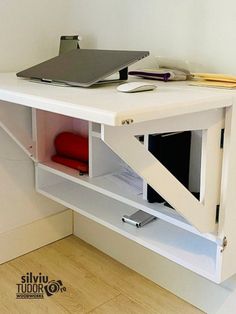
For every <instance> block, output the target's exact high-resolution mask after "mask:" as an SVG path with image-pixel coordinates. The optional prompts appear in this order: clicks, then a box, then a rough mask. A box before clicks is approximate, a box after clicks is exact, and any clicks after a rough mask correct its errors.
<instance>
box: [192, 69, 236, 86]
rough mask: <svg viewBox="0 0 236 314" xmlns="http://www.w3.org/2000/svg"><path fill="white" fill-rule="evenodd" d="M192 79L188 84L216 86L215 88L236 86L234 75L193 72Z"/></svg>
mask: <svg viewBox="0 0 236 314" xmlns="http://www.w3.org/2000/svg"><path fill="white" fill-rule="evenodd" d="M193 78H194V80H193V81H192V82H190V85H194V86H204V87H216V88H228V89H235V88H236V76H232V75H225V74H215V73H193Z"/></svg>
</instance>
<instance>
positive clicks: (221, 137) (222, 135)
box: [220, 129, 225, 148]
mask: <svg viewBox="0 0 236 314" xmlns="http://www.w3.org/2000/svg"><path fill="white" fill-rule="evenodd" d="M224 138H225V129H221V135H220V148H224Z"/></svg>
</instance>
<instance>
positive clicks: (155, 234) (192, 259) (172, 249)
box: [33, 110, 222, 282]
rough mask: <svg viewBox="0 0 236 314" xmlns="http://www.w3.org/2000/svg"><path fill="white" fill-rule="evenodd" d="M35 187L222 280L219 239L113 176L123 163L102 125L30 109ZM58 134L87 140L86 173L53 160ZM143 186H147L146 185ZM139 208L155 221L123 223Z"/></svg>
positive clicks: (193, 268)
mask: <svg viewBox="0 0 236 314" xmlns="http://www.w3.org/2000/svg"><path fill="white" fill-rule="evenodd" d="M33 121H34V130H35V139H36V143H37V144H36V160H37V163H36V189H37V191H38V192H39V193H41V194H43V195H45V196H46V197H48V198H51V199H53V200H55V201H57V202H59V203H61V204H63V205H64V206H67V207H69V208H71V209H73V210H74V211H76V212H78V213H80V214H82V215H84V216H86V217H88V218H90V219H92V220H94V221H96V222H98V223H100V224H102V225H104V226H106V227H107V228H110V229H111V230H113V231H115V232H118V233H119V234H121V235H123V236H125V237H127V238H129V239H131V240H133V241H135V242H137V243H139V244H141V245H142V246H144V247H146V248H148V249H150V250H152V251H154V252H156V253H158V254H160V255H162V256H164V257H166V258H168V259H170V260H171V261H173V262H175V263H178V264H180V265H182V266H184V267H186V268H188V269H190V270H192V271H194V272H196V273H198V274H200V275H201V276H204V277H206V278H208V279H210V280H212V281H215V282H219V281H220V279H219V278H220V263H221V250H222V241H221V240H220V239H219V238H218V237H217V236H216V235H215V234H212V233H200V232H199V231H198V230H197V229H196V228H195V227H194V226H192V225H191V224H190V223H189V222H187V221H186V220H185V219H184V218H183V217H182V216H181V215H180V214H179V213H177V212H176V211H175V210H174V209H172V208H170V207H167V206H164V205H163V204H159V203H153V204H152V203H148V202H147V201H146V200H144V199H143V196H142V195H141V194H140V193H137V192H135V191H134V190H132V189H130V188H129V185H128V184H126V183H125V182H120V183H118V181H117V178H116V180H114V175H115V176H116V174H119V173H121V172H122V171H123V170H124V168H125V163H124V162H123V161H122V160H121V159H120V158H119V157H118V156H117V155H116V154H115V153H114V152H113V151H112V150H111V149H110V148H109V147H108V146H107V145H106V144H105V143H104V142H103V140H102V139H101V125H100V124H97V123H92V122H86V121H83V120H80V119H75V118H71V117H67V116H63V115H59V114H54V113H50V112H46V111H42V110H35V111H34V118H33ZM62 131H73V132H77V133H80V134H82V135H84V136H88V138H89V174H88V175H83V176H81V175H80V174H79V172H78V171H77V170H74V169H71V168H68V167H66V166H63V165H60V164H57V163H55V162H52V161H51V156H52V155H53V154H54V145H53V141H54V138H55V136H56V135H57V134H58V133H60V132H62ZM144 186H145V184H144ZM138 209H140V210H143V211H145V212H148V213H150V214H152V215H154V216H156V217H157V218H158V219H156V220H155V221H153V222H151V223H149V224H148V225H145V226H144V227H142V228H139V229H137V228H136V227H134V226H131V225H128V224H126V223H123V222H122V219H121V218H122V216H123V215H124V214H126V215H130V214H133V213H134V212H136V211H137V210H138Z"/></svg>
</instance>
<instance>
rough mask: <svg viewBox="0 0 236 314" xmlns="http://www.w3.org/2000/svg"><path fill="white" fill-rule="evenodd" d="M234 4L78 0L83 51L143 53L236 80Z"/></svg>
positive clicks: (184, 0)
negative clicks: (90, 48)
mask: <svg viewBox="0 0 236 314" xmlns="http://www.w3.org/2000/svg"><path fill="white" fill-rule="evenodd" d="M235 16H236V3H235V1H234V0H227V1H220V0H197V1H196V0H169V1H165V0H120V1H118V0H93V1H86V0H79V1H74V19H75V21H76V23H77V25H78V29H79V30H80V31H81V34H82V35H83V37H84V43H83V44H84V45H86V46H97V47H100V48H117V49H119V48H120V49H122V48H124V49H145V50H150V51H151V52H152V53H153V55H162V56H167V57H173V58H181V59H186V60H189V61H191V62H192V63H194V64H195V66H194V67H193V69H194V68H198V69H205V70H208V71H218V72H225V73H233V74H236V63H235V62H234V58H235V55H236V44H235V43H236V32H235V31H234V30H235V27H236V19H235Z"/></svg>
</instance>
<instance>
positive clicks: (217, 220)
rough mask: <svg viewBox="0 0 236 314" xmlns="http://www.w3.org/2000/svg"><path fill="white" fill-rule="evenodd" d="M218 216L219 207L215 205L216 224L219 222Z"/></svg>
mask: <svg viewBox="0 0 236 314" xmlns="http://www.w3.org/2000/svg"><path fill="white" fill-rule="evenodd" d="M219 216H220V205H216V219H215V222H216V224H217V223H218V222H219Z"/></svg>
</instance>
